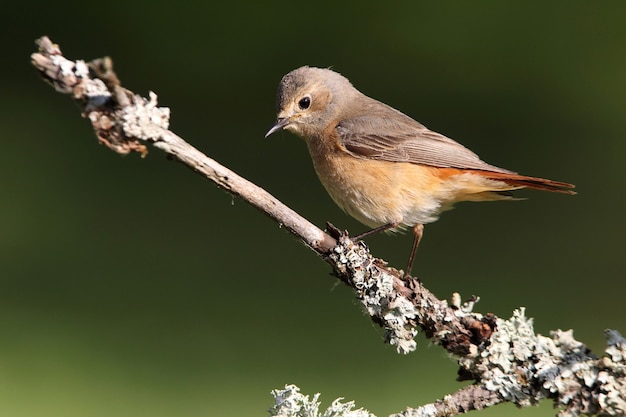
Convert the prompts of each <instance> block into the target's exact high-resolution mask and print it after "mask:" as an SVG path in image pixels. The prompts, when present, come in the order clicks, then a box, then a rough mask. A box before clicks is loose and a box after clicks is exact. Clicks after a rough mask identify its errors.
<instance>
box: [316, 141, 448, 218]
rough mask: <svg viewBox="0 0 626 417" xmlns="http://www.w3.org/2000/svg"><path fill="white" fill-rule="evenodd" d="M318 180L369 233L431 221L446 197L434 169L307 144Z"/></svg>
mask: <svg viewBox="0 0 626 417" xmlns="http://www.w3.org/2000/svg"><path fill="white" fill-rule="evenodd" d="M307 144H308V147H309V152H310V154H311V158H312V160H313V165H314V167H315V171H316V172H317V175H318V177H319V179H320V181H321V182H322V184H323V185H324V187H325V188H326V190H327V191H328V193H329V194H330V196H331V197H332V199H333V200H334V201H335V203H337V205H339V206H340V207H341V208H342V209H343V210H345V211H346V212H347V213H348V214H350V215H351V216H352V217H354V218H355V219H357V220H359V221H360V222H361V223H364V224H366V225H368V226H370V227H378V226H382V225H385V224H389V223H399V224H401V225H404V226H413V225H415V224H418V223H421V224H424V223H430V222H433V221H435V220H436V219H437V218H438V216H439V213H440V212H441V211H442V210H443V209H445V208H443V207H442V204H443V203H444V201H443V200H445V199H446V197H445V196H442V195H440V194H441V193H440V192H439V191H440V190H441V183H442V180H441V179H440V178H439V176H438V175H437V172H436V168H433V167H428V166H424V165H416V164H411V163H402V162H388V161H382V160H374V159H365V158H358V157H355V156H353V155H351V154H350V153H348V152H346V151H345V150H342V149H341V147H340V146H338V145H336V146H332V144H328V143H320V142H314V141H310V140H308V141H307Z"/></svg>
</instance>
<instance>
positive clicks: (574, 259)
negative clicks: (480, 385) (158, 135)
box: [0, 0, 626, 417]
mask: <svg viewBox="0 0 626 417" xmlns="http://www.w3.org/2000/svg"><path fill="white" fill-rule="evenodd" d="M1 7H2V9H3V11H2V15H3V16H4V17H5V19H4V23H3V25H2V27H0V35H1V36H2V38H3V39H4V42H3V60H2V61H3V64H2V66H1V70H0V71H2V73H1V74H0V76H1V80H2V81H0V95H1V97H2V100H1V101H0V110H1V111H0V139H1V143H2V155H3V158H2V159H3V163H2V164H1V165H0V186H1V188H2V191H3V198H2V203H1V204H0V415H2V416H12V417H26V416H47V417H55V416H63V417H72V416H90V417H91V416H93V417H97V416H103V417H104V416H106V417H111V416H134V417H139V416H151V417H159V416H189V417H191V416H194V417H195V416H218V415H219V416H224V415H233V416H264V415H266V413H267V411H266V410H267V409H268V408H269V407H270V406H271V405H272V403H273V401H272V397H271V395H270V391H271V390H272V389H274V388H281V387H283V386H284V385H285V384H286V383H295V384H297V385H299V386H300V387H301V388H302V390H303V392H304V393H307V394H314V393H316V392H321V393H322V401H323V403H324V407H325V406H327V405H328V404H329V403H330V401H331V400H333V399H334V398H336V397H340V396H341V397H345V398H346V399H349V400H355V401H356V403H357V405H358V406H362V407H365V408H367V409H369V410H370V411H371V412H373V413H376V414H377V415H379V416H384V415H388V414H390V413H393V412H399V411H401V410H403V409H404V408H405V407H407V406H418V405H421V404H424V403H427V402H431V401H434V400H436V399H437V398H440V397H442V396H443V395H445V394H447V393H450V392H453V391H455V390H457V389H458V388H460V387H461V386H462V384H460V383H457V382H454V378H455V376H456V369H457V366H456V365H455V363H454V360H453V359H451V358H449V357H448V356H447V355H446V354H445V353H444V352H443V350H442V349H440V348H438V347H436V346H431V345H429V342H428V341H427V340H425V339H424V338H423V336H419V338H418V343H419V347H418V350H417V351H416V352H414V353H412V354H410V355H408V356H399V355H397V354H396V353H395V350H394V349H393V348H392V347H390V346H387V345H385V344H384V343H383V341H382V332H381V331H380V329H378V328H376V327H375V326H374V325H373V324H372V323H371V322H370V321H369V320H368V319H367V317H365V315H364V314H363V312H362V311H361V309H360V306H359V305H358V304H357V303H356V302H355V301H354V298H353V296H352V294H351V292H350V291H349V290H348V289H347V288H345V287H344V286H343V285H341V284H338V283H337V281H336V280H335V279H334V278H332V277H331V276H330V275H329V273H330V269H329V267H328V266H327V265H326V264H325V263H324V262H323V261H321V260H320V259H318V258H317V257H316V256H315V255H314V254H313V253H312V252H310V251H309V250H308V249H306V248H305V247H304V246H303V245H302V244H300V243H298V242H297V241H296V240H295V239H294V238H293V237H292V236H290V235H289V234H288V233H287V232H286V231H285V230H283V229H280V228H279V227H278V226H277V225H276V224H274V223H273V222H272V221H271V220H269V219H268V218H266V217H265V216H263V215H262V214H260V213H258V212H257V211H256V210H254V209H251V208H250V207H248V206H247V205H246V204H245V203H243V202H242V201H240V200H237V199H233V198H232V197H231V196H229V195H227V194H226V193H225V192H223V191H221V190H219V189H217V188H216V187H215V186H213V185H212V184H211V183H208V182H207V181H205V180H203V179H202V178H200V177H199V176H197V175H194V174H193V173H192V172H191V171H189V170H187V169H185V168H184V167H182V166H181V165H179V164H176V163H172V162H169V161H167V160H166V158H165V157H164V155H163V154H162V153H161V152H159V151H158V150H154V149H153V150H151V152H150V153H149V155H148V156H147V158H145V159H141V158H140V157H139V156H138V155H129V156H126V157H122V156H119V155H117V154H114V153H112V152H110V151H108V150H107V149H106V148H105V147H103V146H99V145H98V144H97V141H96V138H95V136H94V134H93V132H92V131H91V129H90V126H89V123H88V122H87V121H86V120H84V119H81V118H80V117H79V114H78V111H77V110H78V107H77V106H76V105H75V104H74V103H72V102H71V100H70V99H69V98H68V97H67V96H62V95H60V94H58V93H56V92H55V91H54V90H53V89H52V88H50V87H49V86H48V85H46V84H44V83H43V82H42V81H41V80H40V79H39V78H38V76H37V74H36V71H35V70H34V68H33V67H31V65H30V58H29V57H30V54H31V53H32V52H34V51H35V45H34V40H35V39H36V38H38V37H40V36H41V35H48V36H50V37H51V39H52V40H53V41H54V42H57V43H59V44H60V46H61V48H62V50H63V52H64V53H65V55H66V56H67V57H68V58H72V59H93V58H96V57H100V56H104V55H110V56H111V57H112V58H113V59H114V62H115V66H116V70H117V73H118V75H119V76H120V77H121V79H122V82H123V83H124V85H125V86H126V87H127V88H129V89H131V90H133V91H135V92H137V93H141V94H143V95H147V94H148V92H149V91H151V90H152V91H155V92H156V93H157V94H158V95H159V101H160V104H161V105H163V106H168V107H170V108H171V109H172V113H173V114H172V120H171V127H172V129H173V130H174V131H175V132H177V133H178V134H180V135H181V136H183V137H184V138H185V139H186V140H188V141H189V142H191V143H192V144H194V145H195V146H196V147H198V148H199V149H200V150H202V151H203V152H205V153H206V154H207V155H209V156H211V157H213V158H215V159H217V160H218V161H220V162H221V163H223V164H225V165H226V166H228V167H229V168H231V169H233V170H235V171H236V172H238V173H239V174H241V175H243V176H244V177H246V178H248V179H250V180H252V181H254V182H256V183H257V184H259V185H261V186H262V187H265V188H266V189H267V190H268V191H270V192H271V193H273V194H274V195H275V196H276V197H278V198H279V199H281V200H282V201H283V202H285V203H286V204H288V205H289V206H291V207H292V208H294V209H295V210H297V211H299V212H300V213H301V214H303V215H304V216H305V217H307V218H308V219H310V220H311V221H312V222H314V223H315V224H318V225H320V226H321V227H323V225H324V222H325V221H327V220H329V221H332V222H333V223H334V224H335V225H337V226H340V227H342V228H347V229H348V230H350V231H351V232H353V233H359V232H362V231H363V230H365V228H364V226H362V225H360V224H358V223H357V222H356V221H354V220H352V219H351V218H349V217H348V216H347V215H345V214H344V213H342V212H341V211H340V210H339V209H338V208H337V207H336V206H335V205H334V203H333V202H332V201H331V200H330V198H329V197H328V196H327V194H326V192H325V191H324V189H323V188H322V186H321V185H320V184H319V182H318V180H317V178H316V176H315V173H314V171H313V168H312V166H311V163H310V160H309V156H308V154H307V151H306V147H305V145H304V143H303V142H302V141H301V140H299V139H297V138H296V137H295V136H292V135H291V134H288V133H280V134H277V135H274V136H272V137H271V138H269V139H263V135H264V134H265V132H266V131H267V130H268V129H269V127H270V126H271V125H272V124H273V122H274V118H275V110H274V94H275V91H276V87H277V85H278V82H279V80H280V78H281V76H282V75H283V74H285V73H286V72H288V71H290V70H292V69H294V68H296V67H299V66H301V65H313V66H323V67H327V66H332V67H333V68H334V69H335V70H337V71H339V72H341V73H343V74H344V75H346V76H347V77H348V78H350V80H351V81H352V82H353V84H354V85H355V86H356V87H357V88H359V89H360V90H361V91H363V92H364V93H366V94H368V95H370V96H372V97H375V98H377V99H379V100H381V101H384V102H386V103H388V104H390V105H392V106H394V107H396V108H398V109H400V110H402V111H403V112H405V113H407V114H409V115H411V116H413V117H414V118H416V119H417V120H419V121H420V122H422V123H424V124H425V125H426V126H428V127H430V128H431V129H433V130H436V131H438V132H441V133H444V134H446V135H448V136H450V137H452V138H454V139H456V140H457V141H459V142H461V143H463V144H464V145H466V146H467V147H469V148H470V149H472V150H474V151H475V152H477V153H478V154H479V155H480V156H481V157H482V158H483V159H484V160H486V161H488V162H490V163H492V164H495V165H499V166H502V167H505V168H509V169H512V170H516V171H519V172H521V173H524V174H527V175H534V176H542V177H546V178H551V179H555V180H561V181H568V182H572V183H575V184H576V185H577V187H578V188H577V191H578V192H579V194H578V195H576V196H574V197H571V196H564V195H554V194H547V193H539V192H523V193H521V196H523V197H528V198H529V199H528V200H525V201H520V202H516V203H484V204H472V203H465V204H462V205H460V206H458V207H457V208H456V209H455V210H453V211H451V212H449V213H446V214H444V215H443V217H442V219H441V220H440V221H439V222H438V223H435V224H433V225H429V226H428V227H427V228H426V234H425V238H424V240H423V244H422V246H421V247H420V250H419V252H418V257H417V263H416V266H415V268H414V272H415V273H416V274H417V275H418V276H419V277H420V278H421V279H422V280H423V281H424V282H425V283H426V284H427V286H428V287H429V288H430V289H431V290H433V291H434V292H435V293H436V294H437V295H438V296H439V297H441V298H449V296H450V295H451V294H452V292H454V291H458V292H460V293H461V294H462V295H463V296H464V297H468V296H470V295H472V294H476V295H479V296H480V297H481V302H480V303H479V304H478V306H477V309H478V310H479V311H482V312H493V313H495V314H497V315H500V316H502V317H505V318H506V317H510V315H511V313H512V311H513V310H514V309H515V308H517V307H519V306H526V308H527V314H528V315H529V316H532V317H534V318H535V326H536V330H537V331H538V332H540V333H542V334H548V333H549V331H550V330H552V329H557V328H560V329H569V328H573V329H574V331H575V336H576V337H577V338H578V339H579V340H581V341H583V342H584V343H586V344H588V346H589V347H590V348H591V349H593V350H594V351H595V352H596V353H598V354H601V353H602V351H603V348H604V338H603V334H602V331H603V329H605V328H614V329H618V330H621V331H622V332H624V333H626V316H625V315H624V308H623V305H624V291H625V290H626V279H625V277H624V272H625V267H626V256H624V248H625V243H624V241H625V240H624V233H625V230H624V226H625V224H626V222H625V220H624V211H625V209H626V195H625V193H624V180H625V178H626V144H625V139H626V117H625V110H626V47H625V45H626V25H624V21H625V20H626V4H625V3H623V2H617V1H608V2H602V3H593V5H592V4H590V3H588V2H583V1H567V2H565V1H555V2H498V1H484V2H479V3H476V2H471V3H470V2H460V1H455V2H444V3H434V2H425V1H411V2H408V1H407V2H394V3H385V4H384V3H381V2H363V1H360V2H343V3H341V2H330V1H319V2H307V3H293V2H284V1H266V2H252V1H250V2H242V1H229V2H220V3H219V4H217V3H216V4H213V3H209V2H206V3H205V4H202V5H201V4H200V3H191V2H188V3H186V2H179V3H172V2H145V1H136V2H126V1H119V0H112V1H110V2H107V3H106V4H104V3H88V4H85V3H75V4H72V3H63V4H56V3H51V2H35V3H28V10H27V9H26V3H23V2H22V3H20V2H10V3H7V4H4V5H3V6H1ZM411 239H412V237H411V236H410V235H403V236H395V237H394V236H385V235H381V236H373V237H371V238H369V239H368V243H369V244H370V246H371V250H372V252H373V253H374V254H375V255H376V256H379V257H382V258H384V259H386V260H388V261H389V262H390V263H391V264H392V265H395V266H398V267H404V265H405V262H406V258H407V255H408V252H409V249H410V245H411ZM480 414H481V415H484V416H496V415H497V416H503V415H511V416H552V415H554V414H555V411H554V410H552V408H551V403H549V402H545V403H542V404H540V406H539V407H536V408H529V409H524V410H517V409H515V408H514V407H512V406H499V407H495V408H493V409H491V410H488V411H485V412H481V413H480ZM477 415H478V413H477Z"/></svg>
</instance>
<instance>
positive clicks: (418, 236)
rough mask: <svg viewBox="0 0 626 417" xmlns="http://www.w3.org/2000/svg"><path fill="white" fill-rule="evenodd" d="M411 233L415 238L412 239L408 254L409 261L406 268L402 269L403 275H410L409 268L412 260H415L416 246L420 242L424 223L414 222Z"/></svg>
mask: <svg viewBox="0 0 626 417" xmlns="http://www.w3.org/2000/svg"><path fill="white" fill-rule="evenodd" d="M413 233H414V234H415V239H414V240H413V247H412V248H411V255H409V263H408V265H407V266H406V270H405V271H404V277H405V278H406V277H408V276H410V275H411V269H412V268H413V261H414V260H415V252H417V247H418V246H419V244H420V240H422V235H423V234H424V225H423V224H416V225H415V226H413Z"/></svg>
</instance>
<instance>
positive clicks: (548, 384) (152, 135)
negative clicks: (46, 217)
mask: <svg viewBox="0 0 626 417" xmlns="http://www.w3.org/2000/svg"><path fill="white" fill-rule="evenodd" d="M37 44H38V46H39V52H37V53H34V54H33V55H32V57H31V58H32V63H33V65H34V66H35V67H36V68H37V69H38V70H39V72H40V74H41V75H42V77H43V78H44V79H45V80H46V81H47V82H49V83H50V84H51V85H52V86H53V87H54V88H55V89H56V90H57V91H58V92H61V93H64V94H70V95H72V97H73V98H74V100H76V101H77V102H78V103H79V104H80V107H81V110H82V115H83V117H86V118H87V119H89V121H90V122H91V124H92V126H93V128H94V131H95V133H96V136H97V137H98V140H99V142H100V143H102V144H104V145H106V146H107V147H109V148H110V149H111V150H113V151H115V152H118V153H122V154H126V153H129V152H138V153H140V154H141V155H142V156H145V155H146V154H147V147H146V145H145V143H148V144H152V145H153V146H154V147H156V148H158V149H160V150H162V151H164V152H165V153H166V154H168V155H169V156H171V157H172V158H174V159H176V160H178V161H179V162H181V163H183V164H184V165H186V166H187V167H189V168H191V169H192V170H194V171H195V172H196V173H198V174H200V175H202V176H203V177H204V178H206V179H208V180H210V181H212V182H214V183H215V184H217V185H218V186H219V187H221V188H223V189H225V190H227V191H228V192H230V193H231V194H233V195H236V196H238V197H240V198H241V199H243V200H244V201H247V202H248V203H249V204H251V205H252V206H254V207H256V208H257V209H259V210H260V211H262V212H263V213H265V214H267V215H268V216H269V217H271V218H272V219H274V220H275V221H276V222H278V223H279V224H280V225H282V226H284V227H285V228H286V229H287V230H289V231H290V232H291V233H292V234H293V235H295V236H296V237H298V238H299V239H300V240H301V241H302V242H304V243H305V244H306V245H307V246H308V247H309V248H311V249H312V250H313V251H315V252H316V253H317V255H318V256H320V257H321V258H322V259H323V260H325V261H326V262H327V263H328V264H330V265H331V267H332V268H333V271H334V274H335V275H336V276H337V277H338V278H339V279H340V280H342V281H343V282H344V283H345V284H346V285H348V286H350V287H351V288H353V290H354V291H355V294H356V296H357V298H358V299H359V300H360V301H361V303H362V304H363V306H364V307H365V309H366V310H367V311H368V313H369V314H370V316H371V318H372V320H373V321H374V322H375V323H377V324H379V325H380V326H381V327H383V328H384V329H385V332H386V340H387V342H388V343H390V344H392V345H395V346H396V349H397V350H398V352H400V353H409V352H411V351H413V350H415V348H416V343H415V341H414V337H415V336H416V334H417V329H418V328H420V329H421V330H422V331H423V332H424V333H425V334H426V336H427V337H428V338H430V339H431V340H432V341H433V342H434V343H435V344H439V345H440V346H442V347H443V348H444V349H446V350H447V351H448V352H450V353H451V354H454V355H455V356H456V357H457V358H458V361H459V365H460V370H459V377H458V379H459V380H472V381H474V385H470V386H468V387H465V388H462V389H461V390H459V391H457V392H456V393H454V394H451V395H449V396H446V397H445V398H443V399H442V400H439V401H437V402H435V403H433V404H429V405H426V406H422V407H419V408H416V409H409V410H407V411H405V412H404V413H402V414H399V415H398V416H406V417H408V416H426V415H428V416H452V415H456V414H459V413H463V412H466V411H468V410H474V409H481V408H485V407H488V406H492V405H495V404H498V403H501V402H512V403H514V404H517V405H519V406H526V405H530V404H535V403H537V402H538V401H539V400H541V399H543V398H551V399H553V400H554V403H555V406H557V407H561V408H562V411H561V412H560V413H559V414H560V415H561V416H570V415H571V416H574V415H579V414H581V413H586V414H598V415H607V416H608V415H623V414H624V413H625V412H626V377H625V376H626V341H625V340H624V339H623V338H622V337H621V335H619V333H618V332H616V331H607V339H608V348H607V349H606V352H605V353H606V355H605V356H604V357H602V358H600V359H598V358H597V357H595V356H593V355H592V354H591V352H590V351H589V350H588V349H587V348H586V347H585V346H584V345H583V344H582V343H580V342H577V341H576V340H574V338H573V336H572V332H571V331H569V332H562V331H555V332H552V337H551V338H548V337H544V336H541V335H536V334H535V333H534V330H533V328H532V320H531V319H527V318H526V317H525V315H524V309H523V308H522V309H520V310H518V311H516V312H515V313H514V315H513V317H512V318H511V319H509V320H503V319H500V318H498V317H496V316H494V315H491V314H486V315H482V314H479V313H475V312H473V311H472V309H473V306H474V304H475V302H477V301H478V298H477V297H474V298H472V299H471V300H469V301H468V302H466V303H464V304H462V303H461V302H460V297H459V296H458V295H456V296H454V297H453V301H452V303H451V305H449V304H448V303H447V302H446V301H445V300H439V299H438V298H437V297H435V296H434V295H433V294H432V293H431V292H430V291H428V290H427V289H426V288H424V286H423V285H422V284H421V282H420V281H419V280H417V279H416V278H412V277H403V274H402V273H401V271H398V270H396V269H394V268H392V267H388V266H387V264H386V262H384V261H383V260H381V259H377V258H375V257H373V256H372V255H371V254H370V253H369V249H368V247H367V246H366V245H365V244H364V243H363V242H362V241H358V242H354V241H353V240H351V239H350V238H349V237H348V235H347V232H341V231H339V230H337V229H336V228H334V227H332V226H331V225H329V230H328V233H325V232H324V231H322V230H320V229H319V228H318V227H316V226H315V225H313V224H312V223H310V222H309V221H308V220H306V219H304V218H303V217H301V216H300V215H299V214H298V213H296V212H295V211H293V210H291V209H290V208H289V207H287V206H285V205H284V204H282V203H281V202H280V201H279V200H277V199H276V198H275V197H273V196H272V195H270V194H269V193H268V192H266V191H265V190H263V189H262V188H260V187H258V186H256V185H255V184H253V183H251V182H250V181H248V180H246V179H244V178H242V177H240V176H238V175H237V174H235V173H234V172H233V171H231V170H229V169H227V168H226V167H224V166H222V165H220V164H219V163H217V162H216V161H214V160H213V159H211V158H209V157H207V156H205V155H204V154H202V153H201V152H199V151H198V150H197V149H195V148H194V147H192V146H191V145H189V144H188V143H187V142H185V141H184V140H183V139H181V138H180V137H178V136H177V135H175V134H174V133H172V132H171V131H170V130H168V126H169V109H167V108H162V107H157V98H156V95H155V94H154V93H150V98H149V99H145V98H143V97H141V96H138V95H136V94H134V93H132V92H131V91H129V90H127V89H125V88H123V87H122V86H121V83H120V80H119V79H118V77H117V76H116V74H115V72H114V71H113V64H112V61H111V60H110V59H109V58H102V59H97V60H94V61H91V62H89V63H85V62H84V61H81V60H78V61H71V60H68V59H66V58H65V57H63V55H62V54H61V50H60V49H59V47H58V46H57V45H55V44H53V43H52V42H51V41H50V40H49V39H48V38H46V37H43V38H41V39H39V40H38V41H37ZM274 395H275V397H276V407H275V408H274V409H273V410H272V413H273V414H272V415H275V416H279V415H280V416H287V415H294V416H295V415H298V416H302V415H307V416H308V415H311V416H314V415H318V414H317V407H318V405H319V404H318V403H317V398H318V395H316V396H315V397H314V399H313V402H312V403H311V402H309V400H308V397H304V396H302V394H299V392H298V389H297V387H295V386H287V387H286V389H285V390H278V391H274ZM298 396H300V397H298ZM296 397H297V399H298V401H291V400H290V401H287V400H285V399H286V398H291V399H292V400H293V399H294V398H296ZM304 399H306V401H304ZM315 404H317V405H315ZM298 405H300V406H301V407H300V408H299V409H298ZM353 405H354V404H353V403H347V404H343V405H341V403H340V402H338V401H335V402H334V403H333V406H331V408H329V410H327V412H325V413H324V414H323V415H325V416H331V415H332V416H348V415H349V416H357V415H359V416H361V415H363V416H371V414H370V413H368V412H366V411H364V410H356V411H354V410H352V408H353ZM290 406H293V407H291V408H290ZM334 406H336V407H335V408H333V407H334ZM302 407H304V409H305V411H306V412H304V411H303V409H302ZM307 407H308V408H307ZM296 409H298V410H299V411H297V410H296ZM289 410H292V411H293V410H296V411H294V414H290V412H291V411H289ZM359 413H361V414H359Z"/></svg>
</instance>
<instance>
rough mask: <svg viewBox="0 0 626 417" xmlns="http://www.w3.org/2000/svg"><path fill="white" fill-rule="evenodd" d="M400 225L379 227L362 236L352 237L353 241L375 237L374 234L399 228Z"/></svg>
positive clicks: (392, 224)
mask: <svg viewBox="0 0 626 417" xmlns="http://www.w3.org/2000/svg"><path fill="white" fill-rule="evenodd" d="M399 225H400V223H387V224H383V225H382V226H378V227H375V228H373V229H372V230H368V231H367V232H363V233H361V234H360V235H356V236H352V237H351V239H352V240H361V239H363V238H364V237H366V236H369V235H373V234H374V233H378V232H384V231H385V230H389V229H393V228H394V227H398V226H399Z"/></svg>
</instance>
